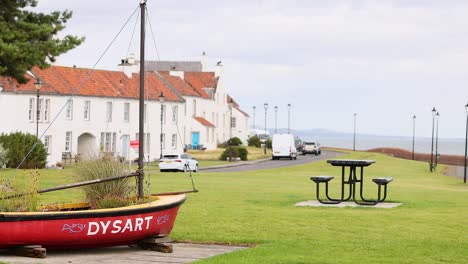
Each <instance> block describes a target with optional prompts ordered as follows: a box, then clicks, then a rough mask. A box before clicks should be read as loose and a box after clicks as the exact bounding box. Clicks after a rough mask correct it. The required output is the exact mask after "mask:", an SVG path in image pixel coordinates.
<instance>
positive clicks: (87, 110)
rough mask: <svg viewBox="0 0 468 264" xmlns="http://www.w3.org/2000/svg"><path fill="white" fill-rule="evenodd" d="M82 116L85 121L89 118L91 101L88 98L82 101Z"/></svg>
mask: <svg viewBox="0 0 468 264" xmlns="http://www.w3.org/2000/svg"><path fill="white" fill-rule="evenodd" d="M83 118H84V120H85V121H89V120H91V101H90V100H86V101H84V107H83Z"/></svg>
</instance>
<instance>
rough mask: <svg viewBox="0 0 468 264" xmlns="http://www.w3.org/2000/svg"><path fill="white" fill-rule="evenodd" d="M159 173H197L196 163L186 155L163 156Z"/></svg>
mask: <svg viewBox="0 0 468 264" xmlns="http://www.w3.org/2000/svg"><path fill="white" fill-rule="evenodd" d="M159 171H161V172H162V171H183V172H186V171H195V172H197V171H198V161H197V160H196V159H195V158H194V157H192V156H190V155H189V154H187V153H183V154H170V155H163V157H162V159H160V160H159Z"/></svg>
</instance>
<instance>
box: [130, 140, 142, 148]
mask: <svg viewBox="0 0 468 264" xmlns="http://www.w3.org/2000/svg"><path fill="white" fill-rule="evenodd" d="M130 147H131V148H134V149H137V148H139V147H140V142H139V141H138V140H130Z"/></svg>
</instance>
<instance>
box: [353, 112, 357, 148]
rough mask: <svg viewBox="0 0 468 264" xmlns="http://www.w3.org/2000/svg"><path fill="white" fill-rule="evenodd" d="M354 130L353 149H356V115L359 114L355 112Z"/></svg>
mask: <svg viewBox="0 0 468 264" xmlns="http://www.w3.org/2000/svg"><path fill="white" fill-rule="evenodd" d="M353 116H354V132H353V151H356V116H357V114H356V113H354V115H353Z"/></svg>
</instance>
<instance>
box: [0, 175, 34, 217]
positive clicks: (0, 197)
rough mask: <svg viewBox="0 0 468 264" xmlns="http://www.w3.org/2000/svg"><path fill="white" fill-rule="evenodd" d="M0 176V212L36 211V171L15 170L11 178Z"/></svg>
mask: <svg viewBox="0 0 468 264" xmlns="http://www.w3.org/2000/svg"><path fill="white" fill-rule="evenodd" d="M9 173H11V171H9ZM2 174H3V173H2ZM0 176H1V177H0V212H34V211H37V205H38V196H37V190H38V181H39V171H38V170H16V171H15V172H14V174H13V177H5V175H0Z"/></svg>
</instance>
